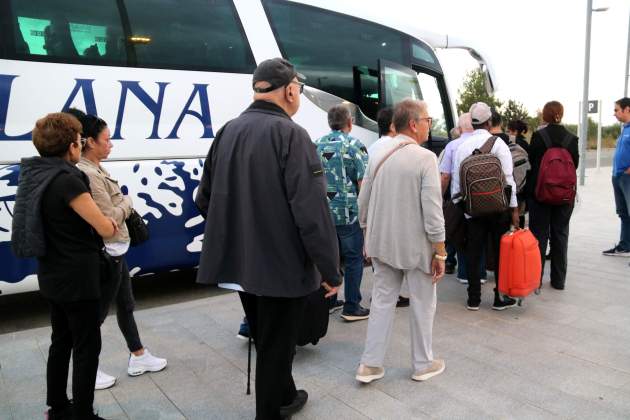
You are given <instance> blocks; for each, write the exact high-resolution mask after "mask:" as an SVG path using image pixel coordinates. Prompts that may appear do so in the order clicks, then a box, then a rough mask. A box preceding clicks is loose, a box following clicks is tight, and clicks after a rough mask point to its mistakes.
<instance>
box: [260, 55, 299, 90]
mask: <svg viewBox="0 0 630 420" xmlns="http://www.w3.org/2000/svg"><path fill="white" fill-rule="evenodd" d="M294 77H297V78H298V80H305V79H306V77H304V76H303V75H302V74H300V73H298V72H297V71H295V67H294V66H293V64H291V63H290V62H289V61H288V60H285V59H284V58H280V57H276V58H271V59H269V60H265V61H263V62H262V63H260V64H259V65H258V67H256V70H254V78H253V79H252V88H253V89H254V91H255V92H257V93H267V92H271V91H272V90H276V89H278V88H279V87H282V86H286V85H288V84H289V83H291V80H293V78H294ZM257 82H268V83H269V84H271V86H269V87H267V88H255V87H254V86H255V85H256V83H257Z"/></svg>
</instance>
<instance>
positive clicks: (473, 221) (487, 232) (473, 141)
mask: <svg viewBox="0 0 630 420" xmlns="http://www.w3.org/2000/svg"><path fill="white" fill-rule="evenodd" d="M469 112H470V116H471V119H472V125H473V128H474V131H473V133H472V134H471V135H470V137H468V139H467V140H466V141H465V142H463V143H462V144H461V145H460V146H459V147H458V148H457V151H456V153H455V159H454V161H453V171H452V173H451V175H452V178H451V194H452V196H453V201H456V200H457V196H458V195H459V193H460V190H461V184H460V182H461V180H460V177H459V175H460V174H459V168H460V166H461V163H462V162H463V160H464V159H466V158H467V157H468V156H470V155H472V153H473V152H474V151H475V150H476V149H479V148H481V147H482V146H483V144H484V143H485V142H486V141H487V140H488V139H489V138H490V137H492V134H490V132H489V131H488V130H489V129H490V127H491V125H492V124H491V122H490V119H491V117H492V111H491V110H490V107H489V106H488V105H487V104H485V103H483V102H476V103H474V104H473V105H472V106H471V107H470V111H469ZM490 153H492V154H493V155H495V156H496V157H497V158H499V160H500V161H501V167H502V169H503V173H504V174H505V180H506V182H507V184H508V185H509V186H510V187H511V194H510V211H509V212H506V213H501V214H499V215H493V216H492V217H476V218H471V217H470V216H469V215H468V214H466V224H467V234H468V236H467V243H466V252H465V255H466V271H467V274H468V302H467V308H468V309H469V310H471V311H478V310H479V305H480V303H481V282H480V271H481V267H480V264H479V262H480V257H481V253H482V251H483V249H484V248H485V247H486V244H487V243H488V239H487V238H490V241H489V243H490V244H491V249H490V250H489V252H492V255H494V256H495V258H494V278H495V281H496V287H495V289H494V303H493V305H492V309H494V310H497V311H502V310H504V309H507V308H510V307H512V306H515V305H516V301H515V300H514V299H512V298H509V297H504V298H503V299H502V298H501V296H500V294H499V281H500V279H499V270H498V266H499V245H500V243H501V235H503V234H504V233H505V232H507V231H508V230H509V229H510V223H512V225H513V226H515V227H518V225H519V220H518V207H517V202H516V184H515V182H514V176H513V166H512V155H511V153H510V149H509V148H508V146H507V145H506V144H505V142H503V141H495V142H494V145H493V147H492V149H491V150H490Z"/></svg>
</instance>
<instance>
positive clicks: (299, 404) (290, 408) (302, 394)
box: [280, 389, 308, 419]
mask: <svg viewBox="0 0 630 420" xmlns="http://www.w3.org/2000/svg"><path fill="white" fill-rule="evenodd" d="M306 401H308V393H307V392H306V391H304V390H303V389H298V391H297V395H296V396H295V398H294V399H293V402H292V403H291V404H289V405H283V406H281V407H280V417H282V418H283V419H288V418H291V416H292V415H293V414H295V413H297V412H298V411H300V410H301V409H302V408H303V407H304V405H305V404H306Z"/></svg>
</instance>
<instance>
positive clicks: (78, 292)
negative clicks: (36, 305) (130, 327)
mask: <svg viewBox="0 0 630 420" xmlns="http://www.w3.org/2000/svg"><path fill="white" fill-rule="evenodd" d="M33 144H34V145H35V148H36V149H37V151H38V152H39V155H40V156H39V157H32V158H25V159H22V162H21V168H20V179H19V184H18V190H17V197H16V202H15V212H14V219H13V230H12V238H11V242H12V246H13V250H14V252H15V253H16V254H17V255H18V256H20V257H37V260H38V269H37V277H38V281H39V288H40V291H41V293H42V295H43V296H44V297H45V298H46V300H47V301H48V302H49V304H50V320H51V327H52V335H51V344H50V349H49V355H48V362H47V368H46V382H47V396H46V403H47V405H48V406H50V409H49V410H48V419H49V420H53V419H68V418H75V419H100V418H101V417H98V416H97V415H96V414H94V411H93V407H92V405H93V402H94V381H95V379H96V369H97V367H98V358H99V353H100V351H101V332H100V322H99V317H100V312H101V311H100V302H99V298H100V295H101V288H100V284H101V274H100V264H101V255H100V252H101V248H102V246H103V241H102V238H101V237H104V238H109V237H112V236H113V235H114V234H116V232H117V231H118V226H117V224H116V222H115V221H114V220H113V219H112V218H110V217H106V216H105V215H103V213H101V211H100V210H99V208H98V207H97V206H96V203H95V202H94V200H93V199H92V196H91V195H90V187H89V182H88V180H87V178H86V176H85V175H84V174H83V173H82V172H81V171H80V170H78V169H77V168H76V166H75V165H76V163H77V162H78V161H79V159H80V158H81V148H82V143H81V124H80V123H79V121H78V120H77V119H76V118H74V117H73V116H71V115H68V114H65V113H54V114H48V115H47V116H45V117H44V118H41V119H39V120H38V121H37V123H36V124H35V128H34V129H33ZM71 354H72V367H73V371H72V398H73V401H72V402H71V401H70V400H69V399H68V396H67V394H66V387H67V383H68V367H69V366H68V365H69V363H70V355H71Z"/></svg>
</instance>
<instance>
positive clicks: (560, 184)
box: [536, 128, 577, 206]
mask: <svg viewBox="0 0 630 420" xmlns="http://www.w3.org/2000/svg"><path fill="white" fill-rule="evenodd" d="M539 133H540V136H541V137H542V139H543V141H544V142H545V146H547V151H545V154H544V155H543V158H542V162H541V163H540V169H539V170H538V181H537V182H536V200H538V201H540V202H541V203H545V204H551V205H556V206H557V205H561V204H571V203H573V201H574V200H575V191H576V188H577V175H576V174H575V164H574V163H573V158H572V157H571V154H570V153H569V151H568V150H567V147H568V146H569V143H570V142H571V140H572V139H573V134H571V133H567V134H566V135H565V136H564V139H563V140H562V143H561V147H557V146H556V147H554V146H553V144H552V142H551V137H549V133H548V132H547V129H546V128H543V129H542V130H539Z"/></svg>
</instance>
